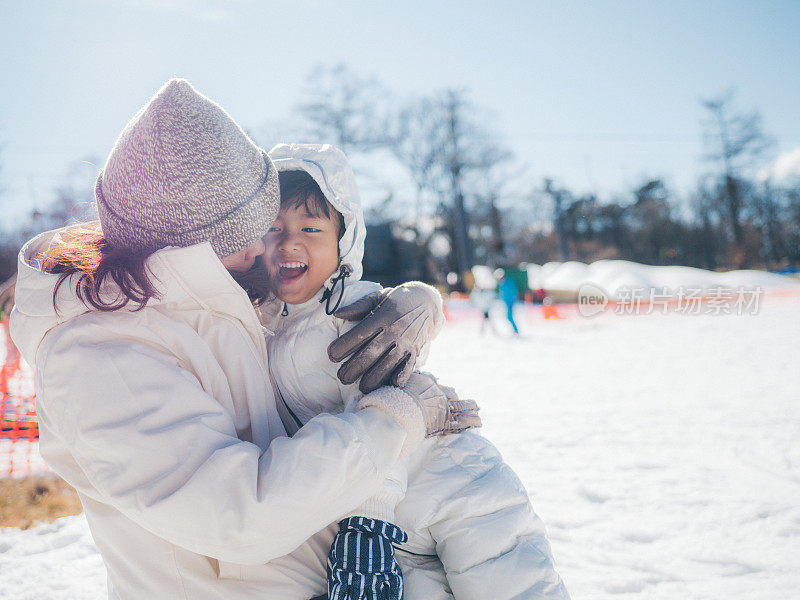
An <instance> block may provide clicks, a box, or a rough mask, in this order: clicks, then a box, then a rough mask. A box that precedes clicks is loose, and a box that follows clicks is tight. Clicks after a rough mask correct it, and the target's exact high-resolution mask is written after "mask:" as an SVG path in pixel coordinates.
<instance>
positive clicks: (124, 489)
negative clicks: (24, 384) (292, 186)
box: [11, 232, 405, 600]
mask: <svg viewBox="0 0 800 600" xmlns="http://www.w3.org/2000/svg"><path fill="white" fill-rule="evenodd" d="M58 234H59V232H55V234H54V233H52V232H51V233H48V234H43V235H41V236H39V237H37V238H35V239H34V240H32V241H31V242H29V243H28V244H27V245H26V246H25V247H24V248H23V249H22V251H21V253H20V261H19V277H18V280H17V292H16V301H17V304H16V308H15V309H14V311H13V313H12V316H11V334H12V337H13V340H14V342H15V343H16V344H17V345H18V346H19V348H20V349H21V351H22V353H23V355H24V356H25V359H26V360H27V361H28V362H29V363H30V364H32V365H35V372H36V392H37V401H38V402H37V403H38V412H39V419H40V431H41V445H40V449H41V453H42V455H43V456H44V458H45V460H46V461H47V462H48V464H49V465H50V466H52V468H53V469H54V470H55V471H56V472H57V473H58V474H59V475H61V476H62V477H63V478H64V479H66V480H67V481H68V482H69V483H70V484H71V485H73V486H74V487H75V488H76V489H77V490H78V493H79V494H80V497H81V500H82V502H83V505H84V507H85V511H86V516H87V519H88V522H89V526H90V528H91V531H92V535H93V537H94V540H95V542H96V543H97V546H98V548H99V549H100V552H101V554H102V556H103V560H104V561H105V564H106V567H107V569H108V582H109V595H110V597H111V598H124V599H137V600H138V599H142V598H147V599H165V600H166V599H169V600H174V599H184V600H189V599H191V600H199V599H202V600H205V599H208V600H211V599H219V598H225V599H232V600H235V599H237V598H238V599H245V598H247V599H252V598H260V599H271V598H274V599H276V600H287V599H288V600H292V599H296V600H307V599H308V598H310V597H312V596H315V595H318V594H321V593H323V592H324V591H325V557H326V555H327V552H328V549H329V547H330V543H331V541H332V539H333V535H334V533H335V528H333V527H330V526H329V524H331V523H333V522H335V521H337V519H338V518H339V517H341V516H342V515H344V514H346V513H347V512H348V511H350V510H352V509H353V508H355V507H356V506H358V505H359V504H360V503H362V502H363V501H364V500H365V499H366V498H367V497H369V496H371V495H372V494H373V493H374V492H375V491H376V490H377V489H378V487H379V486H380V484H381V482H382V480H383V478H384V476H385V474H386V472H387V470H388V469H389V468H390V467H391V466H392V465H393V464H394V463H395V461H396V460H397V457H398V455H399V453H400V448H401V447H402V445H403V442H404V440H405V432H404V431H403V430H402V428H401V427H400V426H399V425H398V424H397V423H396V422H395V421H393V420H392V419H390V418H388V417H385V416H384V415H383V414H382V413H381V412H380V411H378V410H376V409H367V410H364V411H361V412H359V413H358V414H348V415H340V416H330V415H328V416H321V417H319V418H318V419H313V420H312V421H311V422H310V423H308V424H307V425H306V426H305V427H304V428H303V430H302V431H301V432H300V433H298V434H297V435H295V436H294V437H293V438H291V439H290V438H288V437H286V434H285V430H284V428H283V426H282V423H281V420H280V418H279V415H278V413H277V412H276V406H275V400H274V394H273V388H272V385H271V384H270V382H269V380H268V376H267V372H268V365H267V354H266V352H267V351H266V345H265V340H264V331H263V329H262V326H261V324H260V323H259V321H258V318H257V316H256V313H255V311H254V310H253V308H252V306H251V304H250V302H249V300H248V298H247V295H246V294H245V293H244V291H243V290H242V289H241V288H240V287H239V286H238V285H237V284H236V283H235V282H234V280H233V279H232V278H231V276H230V275H229V273H228V272H227V271H226V270H225V268H224V267H223V266H222V264H221V262H220V261H219V259H218V258H217V257H216V255H215V254H214V251H213V250H212V248H211V246H210V244H208V243H203V244H199V245H197V246H192V247H188V248H169V249H163V250H160V251H158V252H156V253H155V254H153V255H152V256H151V258H150V259H148V267H149V268H150V270H151V272H152V274H153V275H154V277H155V281H157V288H158V290H159V292H160V294H161V295H160V298H159V299H154V300H152V301H150V302H149V303H148V305H147V306H146V307H145V308H144V309H142V310H139V311H132V310H120V311H115V312H100V311H96V310H89V309H87V308H86V306H84V305H83V304H82V303H81V302H80V301H79V300H78V299H77V298H76V297H75V292H74V285H73V284H71V282H69V281H68V282H66V283H65V284H64V285H63V286H62V287H61V288H60V291H59V293H58V296H57V302H58V311H55V310H54V308H53V289H54V283H55V280H56V278H57V276H56V275H52V274H48V273H45V272H43V271H42V270H41V269H40V268H39V267H38V263H37V261H36V260H35V257H36V255H37V253H38V251H39V249H41V248H44V247H46V246H47V245H48V244H50V243H58V239H57V238H58ZM54 238H55V239H54ZM106 293H108V294H114V293H115V291H114V288H113V287H112V286H108V287H107V289H106Z"/></svg>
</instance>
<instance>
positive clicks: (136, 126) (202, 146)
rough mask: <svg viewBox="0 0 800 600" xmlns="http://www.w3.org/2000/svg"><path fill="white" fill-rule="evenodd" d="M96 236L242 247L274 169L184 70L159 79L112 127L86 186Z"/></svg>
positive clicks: (263, 227) (144, 243) (264, 209)
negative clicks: (114, 131) (112, 138)
mask: <svg viewBox="0 0 800 600" xmlns="http://www.w3.org/2000/svg"><path fill="white" fill-rule="evenodd" d="M95 197H96V199H97V211H98V213H99V216H100V224H101V226H102V229H103V235H104V237H105V239H106V240H107V241H108V242H109V244H111V245H113V246H116V247H118V248H131V249H136V250H144V251H155V250H158V249H160V248H163V247H165V246H191V245H193V244H198V243H200V242H205V241H208V242H211V245H212V247H213V248H214V251H215V252H216V253H217V256H219V257H220V258H223V257H225V256H228V255H230V254H234V253H236V252H239V251H240V250H244V249H245V248H247V247H248V246H250V245H251V244H253V243H255V242H256V241H257V240H258V239H259V238H260V237H262V236H263V235H264V234H265V233H266V232H267V229H269V227H270V225H271V224H272V222H273V221H274V220H275V217H276V215H277V214H278V208H279V206H280V189H279V187H278V173H277V170H276V169H275V166H274V165H273V164H272V161H271V160H270V159H269V157H268V156H267V153H266V152H264V151H263V150H261V149H260V148H259V147H258V146H256V145H255V144H254V143H253V141H252V140H251V139H250V138H249V137H247V135H246V134H245V132H244V131H242V129H241V128H240V127H239V126H238V125H237V124H236V122H235V121H234V120H233V119H232V118H231V117H230V115H228V113H227V112H225V110H224V109H223V108H222V107H221V106H219V105H218V104H216V103H214V102H212V101H211V100H209V99H208V98H206V97H205V96H203V95H202V94H200V93H199V92H197V90H195V89H194V88H193V87H192V86H191V84H190V83H189V82H188V81H186V80H185V79H172V80H170V81H168V82H167V83H166V84H165V85H164V87H162V88H161V89H160V90H159V91H158V92H157V93H156V95H155V96H153V98H152V99H151V100H150V101H149V102H148V103H147V104H146V105H145V106H144V108H142V109H141V110H140V111H139V112H138V113H137V114H136V115H135V116H134V117H133V119H131V121H130V122H129V123H128V124H127V125H126V126H125V129H123V130H122V133H121V134H120V136H119V138H118V139H117V141H116V143H115V144H114V148H113V149H112V150H111V154H110V155H109V156H108V161H107V162H106V164H105V167H103V170H102V171H101V172H100V175H99V176H98V178H97V184H96V185H95Z"/></svg>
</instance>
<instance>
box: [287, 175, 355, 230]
mask: <svg viewBox="0 0 800 600" xmlns="http://www.w3.org/2000/svg"><path fill="white" fill-rule="evenodd" d="M278 180H279V181H280V185H281V208H300V207H303V208H305V209H306V212H307V213H308V214H310V215H314V216H317V217H322V216H324V217H325V218H326V219H330V218H331V214H332V213H333V214H335V215H337V216H338V217H339V218H338V225H339V234H338V235H339V239H340V240H341V239H342V236H343V235H344V217H343V216H342V213H340V212H339V211H337V210H336V209H335V208H334V207H333V205H332V204H331V203H330V201H329V200H328V199H327V198H326V197H325V194H323V193H322V190H321V189H320V187H319V184H318V183H317V182H316V181H315V180H314V178H313V177H312V176H311V175H309V174H308V173H306V172H305V171H282V172H281V173H280V174H279V176H278Z"/></svg>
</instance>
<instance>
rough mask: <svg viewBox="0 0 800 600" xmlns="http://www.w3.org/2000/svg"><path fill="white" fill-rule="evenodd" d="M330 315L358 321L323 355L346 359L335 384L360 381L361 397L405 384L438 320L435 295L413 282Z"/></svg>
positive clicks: (438, 326) (438, 300)
mask: <svg viewBox="0 0 800 600" xmlns="http://www.w3.org/2000/svg"><path fill="white" fill-rule="evenodd" d="M333 314H334V316H336V317H338V318H340V319H345V320H347V321H356V320H359V319H361V322H360V323H358V324H357V325H356V326H355V327H353V328H352V329H351V330H350V331H348V332H346V333H345V334H343V335H342V336H341V337H339V338H338V339H336V340H334V341H333V343H331V345H330V346H328V356H329V357H330V359H331V360H332V361H333V362H340V361H342V360H344V359H345V358H347V357H348V356H350V358H349V359H348V360H347V362H345V363H344V364H343V365H342V366H341V367H340V368H339V372H338V377H339V380H340V381H341V382H342V383H344V384H345V385H350V384H351V383H354V382H355V381H357V380H358V378H359V377H361V383H360V384H359V386H358V387H359V389H360V390H361V391H362V392H363V393H365V394H366V393H369V392H371V391H373V390H375V389H377V388H379V387H380V386H382V385H394V386H402V385H403V384H405V383H406V381H408V378H409V376H410V375H411V372H412V370H413V369H414V364H415V363H416V360H417V356H418V355H419V352H420V349H421V348H422V346H423V345H424V344H425V343H426V342H429V341H430V340H431V339H433V338H434V337H435V336H436V334H437V333H438V332H439V330H440V329H441V327H442V323H443V322H444V316H443V314H442V298H441V296H440V295H439V292H437V291H436V290H435V289H434V288H432V287H431V286H429V285H426V284H424V283H421V282H418V281H414V282H410V283H404V284H403V285H400V286H398V287H396V288H384V289H383V290H381V291H380V292H375V293H374V294H370V295H369V296H365V297H364V298H362V299H361V300H358V301H357V302H354V303H353V304H351V305H349V306H345V307H343V308H340V309H339V310H337V311H336V312H335V313H333Z"/></svg>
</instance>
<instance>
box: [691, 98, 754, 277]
mask: <svg viewBox="0 0 800 600" xmlns="http://www.w3.org/2000/svg"><path fill="white" fill-rule="evenodd" d="M732 101H733V91H728V92H727V93H725V94H723V95H722V96H720V97H718V98H714V99H710V100H703V101H702V104H703V106H704V107H705V108H706V110H708V113H709V119H708V121H707V123H706V130H705V137H706V142H707V144H708V145H709V148H710V152H709V158H710V159H712V160H714V161H716V162H717V163H718V164H719V165H720V169H721V179H722V181H723V185H724V190H725V193H724V196H723V199H724V213H725V215H726V216H727V220H728V223H729V225H730V228H731V233H732V234H733V245H734V252H733V264H734V266H736V267H741V266H742V264H743V263H744V260H745V232H744V228H743V225H742V220H743V212H744V210H745V208H746V206H745V200H746V198H745V194H744V190H743V186H742V181H741V173H742V171H743V170H744V169H746V168H748V167H751V166H753V164H754V163H755V161H756V160H758V159H759V158H760V157H761V156H762V155H763V153H764V151H765V150H766V149H767V148H768V147H769V146H770V140H769V139H768V138H767V137H766V136H765V135H764V132H763V131H762V129H761V116H760V115H759V114H758V113H757V112H755V111H754V112H751V113H733V112H732V108H731V104H732Z"/></svg>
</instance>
